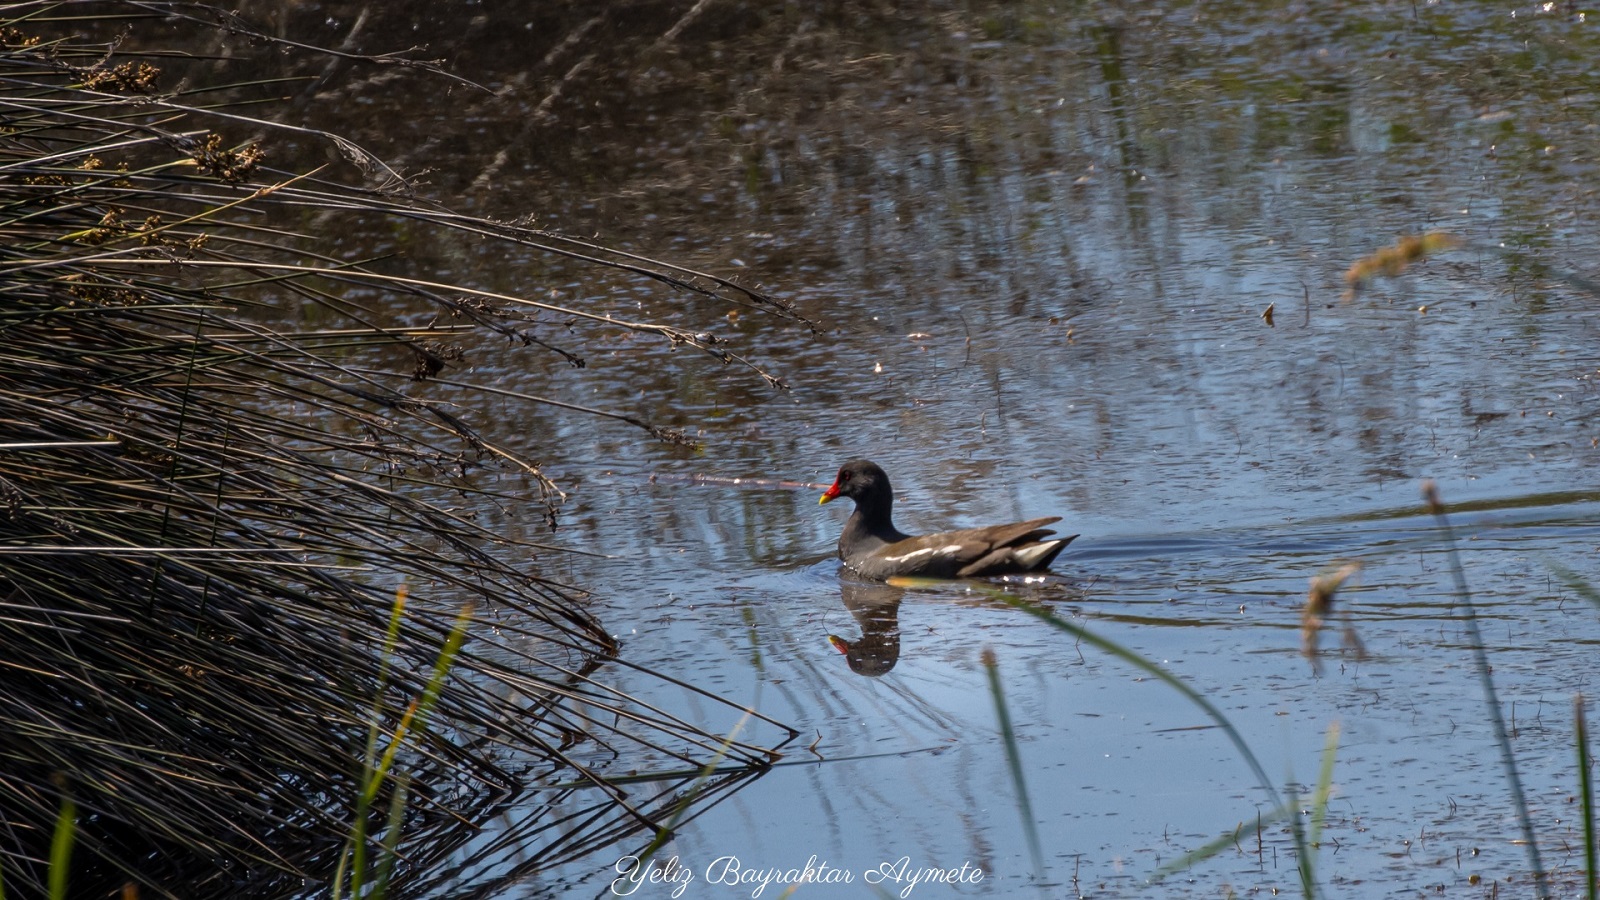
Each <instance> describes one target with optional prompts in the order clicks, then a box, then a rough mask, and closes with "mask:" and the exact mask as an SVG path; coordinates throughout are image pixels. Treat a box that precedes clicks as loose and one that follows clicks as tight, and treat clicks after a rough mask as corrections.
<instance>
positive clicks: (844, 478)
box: [839, 472, 850, 481]
mask: <svg viewBox="0 0 1600 900" xmlns="http://www.w3.org/2000/svg"><path fill="white" fill-rule="evenodd" d="M839 480H840V481H849V480H850V473H849V472H840V473H839Z"/></svg>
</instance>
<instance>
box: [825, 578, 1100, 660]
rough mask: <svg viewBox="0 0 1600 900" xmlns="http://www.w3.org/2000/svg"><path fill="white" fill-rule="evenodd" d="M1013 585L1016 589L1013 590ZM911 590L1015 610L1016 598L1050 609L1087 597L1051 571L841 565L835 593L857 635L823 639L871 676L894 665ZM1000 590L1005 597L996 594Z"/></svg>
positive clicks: (934, 600) (935, 598)
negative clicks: (972, 572) (911, 572)
mask: <svg viewBox="0 0 1600 900" xmlns="http://www.w3.org/2000/svg"><path fill="white" fill-rule="evenodd" d="M1018 587H1020V588H1021V591H1022V592H1021V593H1013V591H1015V590H1017V588H1018ZM913 590H914V591H915V593H916V594H917V595H919V596H921V597H922V598H923V599H924V600H925V601H926V602H928V603H930V604H938V603H949V602H952V601H953V602H954V603H956V604H957V605H960V606H967V607H973V606H979V607H986V608H991V609H1012V610H1015V604H1017V603H1020V604H1023V605H1025V606H1029V607H1035V608H1038V609H1050V608H1052V607H1053V606H1054V605H1055V603H1056V602H1058V601H1061V600H1069V601H1082V600H1085V599H1087V593H1086V589H1085V588H1082V587H1077V586H1074V585H1072V584H1071V583H1070V582H1068V581H1067V580H1065V579H1062V578H1059V577H1052V576H1009V577H1004V578H1000V579H993V580H987V581H984V580H979V581H947V580H944V579H931V578H914V579H899V578H897V579H894V581H892V582H889V583H884V582H877V581H866V580H863V579H861V578H859V577H857V576H856V575H855V574H854V573H852V572H850V571H849V570H845V571H842V572H841V573H840V575H839V594H840V598H841V599H843V600H844V608H845V609H847V610H849V611H850V615H851V616H852V617H853V618H854V619H855V620H856V627H857V628H859V629H861V636H860V637H858V638H855V639H854V640H850V639H847V638H844V637H841V636H840V635H837V634H830V635H828V643H830V644H832V645H833V649H835V650H837V651H839V652H840V653H842V654H844V658H845V662H846V663H847V664H849V666H850V671H852V672H854V673H856V674H857V675H866V676H868V677H872V678H876V677H878V676H881V675H887V674H888V673H889V672H890V671H891V670H893V669H894V667H895V664H896V663H898V662H899V661H900V602H901V601H902V600H904V599H905V596H906V594H907V593H908V592H911V591H913ZM1001 591H1004V595H1005V598H1006V599H1000V598H999V595H1000V592H1001ZM952 592H953V593H954V596H952Z"/></svg>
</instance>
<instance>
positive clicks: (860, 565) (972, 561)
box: [817, 459, 1077, 581]
mask: <svg viewBox="0 0 1600 900" xmlns="http://www.w3.org/2000/svg"><path fill="white" fill-rule="evenodd" d="M835 497H849V498H850V499H852V500H854V501H856V511H855V512H853V513H851V514H850V519H849V520H848V521H846V522H845V523H844V532H843V533H842V534H840V535H839V558H840V559H842V560H844V564H845V566H847V567H848V568H850V569H851V570H852V571H854V572H855V573H856V574H858V575H860V576H861V577H863V578H870V579H872V580H874V581H887V580H889V579H890V578H894V577H896V576H907V577H913V578H982V577H985V576H988V575H1014V574H1018V573H1021V572H1039V571H1043V570H1045V569H1047V568H1049V567H1050V563H1051V561H1052V560H1054V559H1055V558H1056V554H1058V553H1060V552H1061V548H1062V547H1065V546H1066V545H1067V544H1069V543H1071V542H1072V539H1073V538H1075V537H1077V535H1075V534H1074V535H1072V536H1070V537H1064V538H1050V539H1049V540H1045V538H1048V537H1049V536H1050V535H1052V534H1055V532H1054V531H1052V530H1050V529H1048V528H1045V527H1043V526H1045V525H1049V524H1050V523H1051V522H1059V521H1061V517H1060V516H1047V517H1045V518H1043V519H1030V520H1028V521H1026V522H1014V523H1012V524H1010V525H990V526H987V527H985V528H968V529H964V530H962V531H944V532H940V533H939V534H925V535H922V536H921V537H912V536H910V535H907V534H901V533H900V531H899V530H898V529H896V528H895V527H894V522H893V521H891V520H890V514H889V513H890V509H891V507H893V506H894V489H893V488H891V487H890V486H889V476H888V475H885V474H884V472H883V470H882V469H880V468H878V466H877V464H876V463H873V462H869V461H867V460H865V459H853V460H851V461H849V462H847V463H845V464H844V465H843V466H840V467H839V477H838V478H836V479H834V482H833V487H830V488H828V490H827V492H826V493H824V494H823V495H822V499H821V500H819V501H817V502H819V503H827V502H828V501H829V500H832V499H834V498H835Z"/></svg>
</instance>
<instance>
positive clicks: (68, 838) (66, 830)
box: [50, 793, 78, 900]
mask: <svg viewBox="0 0 1600 900" xmlns="http://www.w3.org/2000/svg"><path fill="white" fill-rule="evenodd" d="M77 836H78V805H77V804H76V803H73V802H72V798H71V797H68V796H66V795H65V793H63V795H62V797H61V814H60V815H59V816H57V817H56V831H55V835H54V836H53V837H52V838H51V839H50V900H67V877H68V875H70V874H71V871H72V842H73V840H74V839H76V838H77Z"/></svg>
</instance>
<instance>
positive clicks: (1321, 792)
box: [1306, 722, 1339, 849]
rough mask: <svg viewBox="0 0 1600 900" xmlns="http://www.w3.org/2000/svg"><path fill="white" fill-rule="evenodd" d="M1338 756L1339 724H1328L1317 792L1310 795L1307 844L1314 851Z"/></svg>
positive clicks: (1331, 790) (1331, 787)
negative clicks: (1335, 758)
mask: <svg viewBox="0 0 1600 900" xmlns="http://www.w3.org/2000/svg"><path fill="white" fill-rule="evenodd" d="M1338 754H1339V723H1338V722H1329V723H1328V737H1327V740H1326V741H1324V742H1323V745H1322V769H1321V771H1319V772H1318V773H1317V790H1316V793H1314V794H1312V795H1311V833H1310V834H1309V835H1308V836H1307V841H1306V842H1307V843H1309V844H1310V845H1311V847H1312V849H1315V848H1316V846H1317V843H1318V842H1319V841H1321V840H1322V825H1323V823H1324V822H1326V821H1327V818H1328V799H1329V798H1330V797H1331V796H1332V794H1333V760H1334V757H1336V756H1338Z"/></svg>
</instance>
